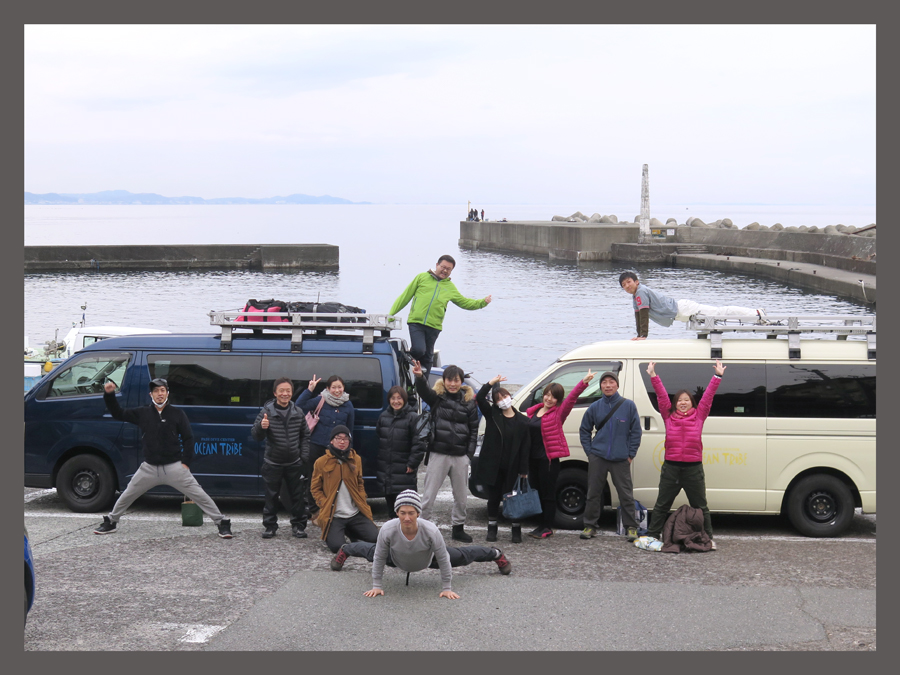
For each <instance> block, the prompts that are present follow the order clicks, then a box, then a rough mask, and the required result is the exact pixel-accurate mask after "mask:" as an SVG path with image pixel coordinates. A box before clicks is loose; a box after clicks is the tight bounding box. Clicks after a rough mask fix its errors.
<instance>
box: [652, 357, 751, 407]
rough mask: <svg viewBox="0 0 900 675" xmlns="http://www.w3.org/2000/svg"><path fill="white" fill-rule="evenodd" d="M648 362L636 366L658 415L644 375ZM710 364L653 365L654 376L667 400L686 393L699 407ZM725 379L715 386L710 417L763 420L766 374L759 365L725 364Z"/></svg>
mask: <svg viewBox="0 0 900 675" xmlns="http://www.w3.org/2000/svg"><path fill="white" fill-rule="evenodd" d="M648 363H649V362H648V361H644V362H643V363H641V364H640V365H639V366H638V371H639V372H640V374H641V380H642V381H643V383H644V388H645V389H646V391H647V396H648V397H649V398H650V402H651V403H652V404H653V407H654V408H655V409H656V410H657V411H658V410H659V403H658V402H657V400H656V392H655V391H654V390H653V385H652V384H651V383H650V376H649V375H647V364H648ZM712 364H713V362H712V361H711V362H709V363H663V362H657V364H656V370H657V375H659V377H660V379H661V380H662V381H663V384H664V385H665V386H666V391H667V392H669V396H673V395H674V394H675V392H676V391H678V390H679V389H687V390H688V391H689V392H691V394H692V395H693V396H694V400H695V401H696V402H697V403H698V404H699V403H700V398H701V397H702V396H703V392H704V391H706V387H707V385H708V384H709V378H711V377H712V376H713V374H714V373H713V369H712ZM725 366H726V367H727V369H726V371H725V377H723V378H722V381H721V382H720V383H719V389H718V391H716V397H715V398H714V399H713V404H712V410H711V411H710V413H709V416H710V417H765V416H766V370H765V368H766V367H765V365H764V364H762V363H728V362H725Z"/></svg>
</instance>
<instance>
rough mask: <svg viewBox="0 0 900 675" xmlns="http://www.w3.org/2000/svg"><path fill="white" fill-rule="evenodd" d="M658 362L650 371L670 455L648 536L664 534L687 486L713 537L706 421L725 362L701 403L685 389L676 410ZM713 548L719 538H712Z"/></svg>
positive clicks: (678, 396) (677, 399)
mask: <svg viewBox="0 0 900 675" xmlns="http://www.w3.org/2000/svg"><path fill="white" fill-rule="evenodd" d="M655 366H656V363H654V362H653V361H651V362H650V364H649V365H648V366H647V374H648V375H649V376H650V382H651V383H652V384H653V389H654V390H655V391H656V403H657V406H658V407H659V414H660V415H662V418H663V421H664V422H665V423H666V458H665V461H664V462H663V465H662V469H661V470H660V476H659V493H658V494H657V497H656V505H655V506H654V507H653V515H652V516H651V517H650V527H649V529H648V530H647V536H649V537H654V538H656V539H659V538H660V535H661V534H662V530H663V526H664V525H665V524H666V520H667V519H668V517H669V510H670V509H671V508H672V502H674V501H675V498H676V497H677V496H678V494H679V493H680V492H681V490H682V488H684V494H685V496H686V497H687V498H688V503H690V505H691V506H693V507H694V508H698V509H700V510H701V511H703V529H704V530H706V533H707V534H708V535H709V538H710V539H712V536H713V530H712V519H711V518H710V517H709V507H708V506H707V505H706V476H705V474H704V472H703V441H702V439H701V436H702V434H703V423H704V422H705V421H706V418H707V417H709V411H710V409H711V408H712V401H713V396H715V395H716V390H717V389H718V388H719V383H720V382H721V381H722V375H723V374H724V373H725V366H723V365H722V362H721V361H719V359H716V365H715V366H714V367H713V369H714V370H715V374H714V375H713V376H712V378H711V379H710V381H709V386H708V387H707V388H706V391H704V392H703V396H702V398H701V399H700V405H699V406H696V407H695V405H694V397H693V396H692V395H691V393H690V392H689V391H688V390H687V389H682V390H681V391H679V392H677V393H676V394H675V410H672V403H671V401H670V400H669V394H668V392H666V388H665V387H664V386H663V383H662V380H661V379H659V376H658V375H657V374H656V370H655ZM712 547H713V550H715V548H716V542H715V541H713V542H712Z"/></svg>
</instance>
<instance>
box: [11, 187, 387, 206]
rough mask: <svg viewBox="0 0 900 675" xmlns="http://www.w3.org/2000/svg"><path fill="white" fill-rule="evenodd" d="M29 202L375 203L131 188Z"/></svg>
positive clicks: (46, 196) (59, 195)
mask: <svg viewBox="0 0 900 675" xmlns="http://www.w3.org/2000/svg"><path fill="white" fill-rule="evenodd" d="M25 203H26V204H91V205H95V204H129V205H130V204H371V202H351V201H350V200H348V199H341V198H340V197H330V196H328V195H322V196H321V197H313V196H311V195H300V194H296V195H288V196H287V197H266V198H264V199H248V198H246V197H221V198H219V199H203V198H202V197H163V196H162V195H157V194H153V193H152V192H140V193H134V192H128V190H104V191H103V192H91V193H89V194H64V193H56V192H48V193H47V194H43V195H36V194H34V193H33V192H26V193H25Z"/></svg>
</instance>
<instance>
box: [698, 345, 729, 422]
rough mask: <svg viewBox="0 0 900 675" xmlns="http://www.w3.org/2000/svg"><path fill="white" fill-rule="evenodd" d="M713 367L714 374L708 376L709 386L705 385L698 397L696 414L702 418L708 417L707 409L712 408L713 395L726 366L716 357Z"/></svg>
mask: <svg viewBox="0 0 900 675" xmlns="http://www.w3.org/2000/svg"><path fill="white" fill-rule="evenodd" d="M714 368H715V374H714V375H713V376H712V377H711V378H710V380H709V386H708V387H706V391H704V392H703V396H702V397H701V398H700V403H698V404H697V414H698V415H699V416H700V419H702V420H705V419H706V418H707V417H709V411H710V410H712V402H713V397H714V396H715V395H716V391H717V390H718V389H719V384H720V383H721V382H722V376H723V375H724V374H725V368H726V366H723V365H722V362H721V361H719V359H716V365H715V366H714Z"/></svg>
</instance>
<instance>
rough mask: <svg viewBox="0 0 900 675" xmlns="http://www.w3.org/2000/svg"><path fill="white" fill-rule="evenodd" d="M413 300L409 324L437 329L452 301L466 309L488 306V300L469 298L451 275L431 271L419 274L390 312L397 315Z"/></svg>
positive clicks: (442, 322)
mask: <svg viewBox="0 0 900 675" xmlns="http://www.w3.org/2000/svg"><path fill="white" fill-rule="evenodd" d="M410 300H412V303H413V304H412V307H410V308H409V317H408V318H407V319H406V323H421V324H424V325H426V326H431V327H432V328H436V329H437V330H442V329H443V325H444V314H445V313H446V311H447V303H449V302H452V303H453V304H454V305H456V306H457V307H462V308H463V309H481V308H482V307H486V306H487V303H486V302H485V301H484V299H479V300H475V299H474V298H467V297H465V296H464V295H463V294H462V293H460V292H459V291H458V290H457V288H456V286H455V285H454V284H453V282H452V281H450V277H447V278H446V279H438V278H437V277H436V276H434V274H432V273H431V271H430V270H429V271H428V272H422V273H421V274H417V275H416V277H415V278H414V279H413V280H412V282H411V283H410V284H409V286H407V287H406V289H405V290H404V291H403V293H401V294H400V297H399V298H397V299H396V300H395V301H394V304H393V305H391V309H390V311H389V313H390V314H391V315H394V314H397V313H398V312H399V311H400V310H401V309H403V308H404V307H406V305H407V304H409V301H410Z"/></svg>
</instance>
